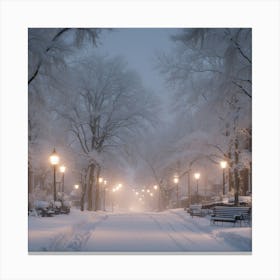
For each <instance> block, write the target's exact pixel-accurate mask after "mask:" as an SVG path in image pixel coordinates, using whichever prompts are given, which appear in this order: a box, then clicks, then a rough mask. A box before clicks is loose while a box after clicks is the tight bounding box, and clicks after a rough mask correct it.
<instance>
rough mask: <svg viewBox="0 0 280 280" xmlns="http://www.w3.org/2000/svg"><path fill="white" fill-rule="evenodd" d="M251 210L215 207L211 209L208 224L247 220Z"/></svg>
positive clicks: (246, 208) (247, 208)
mask: <svg viewBox="0 0 280 280" xmlns="http://www.w3.org/2000/svg"><path fill="white" fill-rule="evenodd" d="M250 212H251V208H250V207H227V206H216V207H215V208H214V209H213V214H212V215H211V220H210V222H211V223H213V224H215V222H222V223H223V222H228V223H234V224H235V223H236V222H237V221H239V222H240V225H241V221H245V220H249V217H250Z"/></svg>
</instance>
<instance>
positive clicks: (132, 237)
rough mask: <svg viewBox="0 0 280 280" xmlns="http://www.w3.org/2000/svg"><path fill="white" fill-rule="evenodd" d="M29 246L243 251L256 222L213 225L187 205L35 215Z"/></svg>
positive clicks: (33, 248) (83, 249) (85, 249)
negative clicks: (186, 208)
mask: <svg viewBox="0 0 280 280" xmlns="http://www.w3.org/2000/svg"><path fill="white" fill-rule="evenodd" d="M29 251H30V252H32V251H33V252H38V251H55V252H65V251H66V252H71V251H81V252H108V253H109V252H112V253H118V252H120V253H121V252H181V253H183V252H236V251H237V252H238V251H251V227H248V226H242V227H239V226H232V225H231V224H229V225H224V226H223V227H222V226H213V225H210V222H209V218H199V217H195V218H191V217H190V215H189V214H187V213H186V212H185V211H183V210H182V209H178V210H170V211H165V212H160V213H154V212H142V213H132V212H128V213H104V212H98V213H94V212H84V213H81V212H79V211H78V210H74V211H72V212H71V213H70V215H68V216H67V215H59V216H55V217H49V218H39V217H29Z"/></svg>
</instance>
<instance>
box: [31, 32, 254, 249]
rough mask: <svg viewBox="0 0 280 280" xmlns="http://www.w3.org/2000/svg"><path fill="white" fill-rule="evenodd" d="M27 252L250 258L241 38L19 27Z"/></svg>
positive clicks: (247, 106)
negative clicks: (24, 82) (24, 83)
mask: <svg viewBox="0 0 280 280" xmlns="http://www.w3.org/2000/svg"><path fill="white" fill-rule="evenodd" d="M26 203H28V239H29V240H28V246H29V248H28V250H29V252H70V253H73V252H88V253H92V254H94V253H102V252H103V253H104V252H107V253H140V252H145V253H192V252H207V253H211V252H228V253H231V252H251V251H252V224H251V219H252V217H251V213H252V30H251V29H249V28H188V29H183V28H181V29H180V28H176V29H175V28H165V29H164V28H116V29H115V28H113V29H109V28H108V29H105V28H101V29H99V28H29V30H28V201H27V202H26Z"/></svg>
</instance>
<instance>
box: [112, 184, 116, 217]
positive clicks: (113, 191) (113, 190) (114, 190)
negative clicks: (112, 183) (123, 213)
mask: <svg viewBox="0 0 280 280" xmlns="http://www.w3.org/2000/svg"><path fill="white" fill-rule="evenodd" d="M116 191H117V189H115V188H113V189H112V212H114V193H115V192H116Z"/></svg>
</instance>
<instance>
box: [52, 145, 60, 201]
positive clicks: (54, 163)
mask: <svg viewBox="0 0 280 280" xmlns="http://www.w3.org/2000/svg"><path fill="white" fill-rule="evenodd" d="M50 163H51V165H52V166H53V200H54V201H56V177H55V175H56V174H55V173H56V166H57V165H58V163H59V156H58V155H57V153H56V151H55V148H54V149H53V152H52V154H51V156H50Z"/></svg>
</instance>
